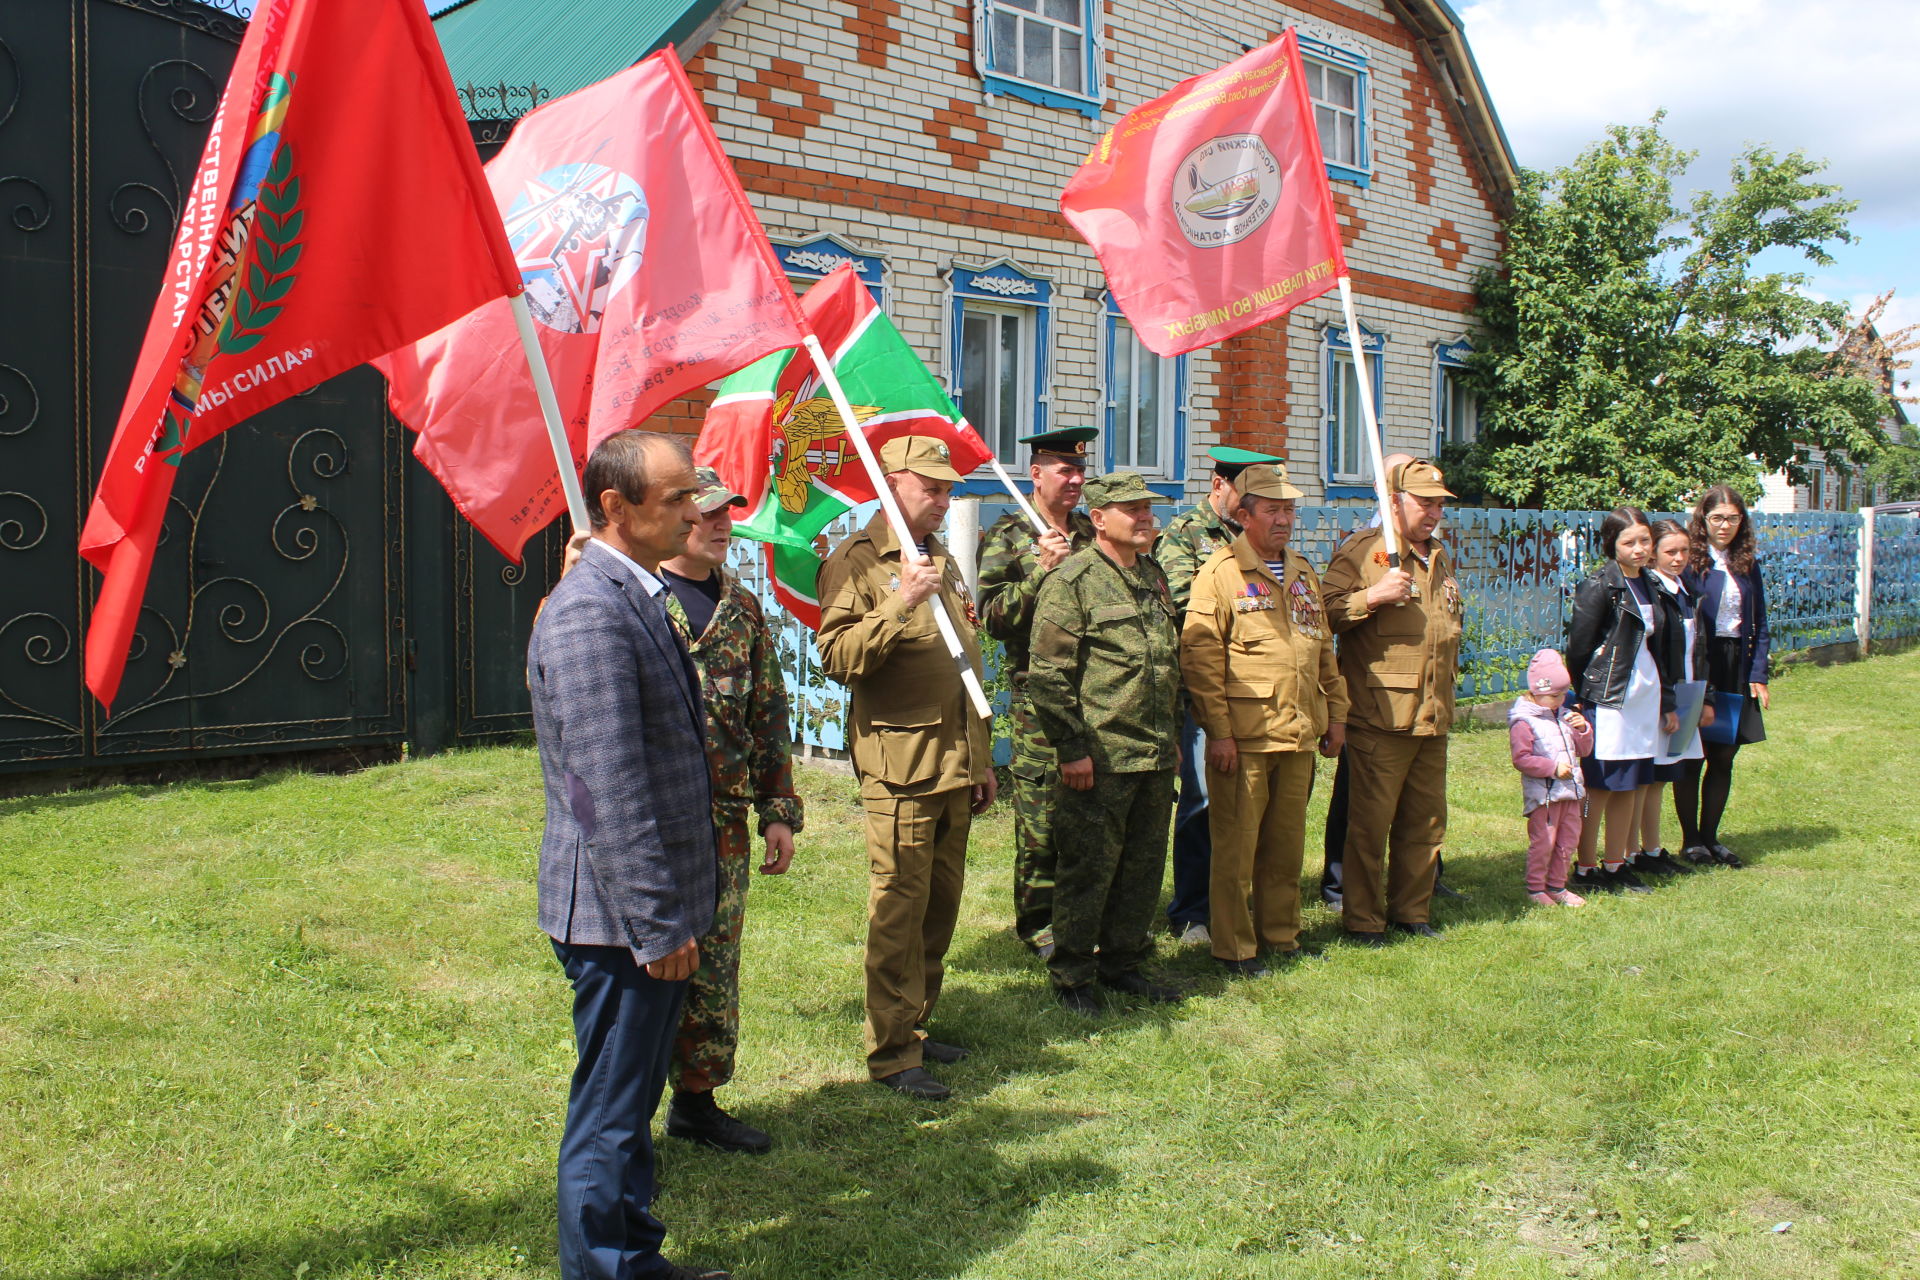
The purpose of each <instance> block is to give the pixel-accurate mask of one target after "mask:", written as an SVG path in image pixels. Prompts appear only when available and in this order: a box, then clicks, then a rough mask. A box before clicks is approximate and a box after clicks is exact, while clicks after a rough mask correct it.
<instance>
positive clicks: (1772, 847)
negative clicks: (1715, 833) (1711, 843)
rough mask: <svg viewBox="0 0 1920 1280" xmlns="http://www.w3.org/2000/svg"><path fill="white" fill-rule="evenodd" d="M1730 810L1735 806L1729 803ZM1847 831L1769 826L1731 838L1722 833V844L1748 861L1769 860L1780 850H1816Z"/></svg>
mask: <svg viewBox="0 0 1920 1280" xmlns="http://www.w3.org/2000/svg"><path fill="white" fill-rule="evenodd" d="M1728 807H1729V808H1730V809H1731V808H1732V806H1731V805H1730V806H1728ZM1842 834H1843V833H1842V832H1841V830H1840V828H1838V827H1830V826H1826V825H1824V824H1821V825H1818V826H1800V827H1769V828H1768V829H1767V830H1765V831H1743V832H1740V833H1739V834H1738V835H1735V836H1733V837H1731V843H1728V839H1729V838H1728V837H1727V836H1725V835H1722V837H1721V843H1723V844H1727V847H1728V848H1730V849H1732V850H1733V851H1734V852H1735V853H1737V854H1739V855H1740V860H1741V861H1742V862H1746V863H1749V864H1751V863H1757V862H1765V861H1766V860H1767V859H1768V858H1769V857H1770V856H1772V855H1773V854H1776V853H1792V852H1794V851H1796V850H1799V849H1814V848H1818V847H1819V846H1820V845H1823V844H1826V843H1828V842H1830V841H1834V840H1838V839H1839V838H1840V837H1841V835H1842Z"/></svg>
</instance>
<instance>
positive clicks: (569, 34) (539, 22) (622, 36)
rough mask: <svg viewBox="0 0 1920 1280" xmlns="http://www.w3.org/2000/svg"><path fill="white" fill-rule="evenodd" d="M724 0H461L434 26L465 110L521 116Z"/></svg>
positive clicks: (682, 35) (642, 53) (623, 64)
mask: <svg viewBox="0 0 1920 1280" xmlns="http://www.w3.org/2000/svg"><path fill="white" fill-rule="evenodd" d="M723 2H724V0H461V2H457V3H452V4H450V5H449V6H448V7H445V8H444V9H442V11H441V12H440V13H439V14H438V16H436V17H435V18H434V20H433V29H434V31H435V32H437V33H438V34H439V36H440V47H441V49H443V50H444V51H445V52H446V55H447V66H448V67H449V68H450V69H451V70H452V72H453V85H454V88H455V89H457V90H459V91H460V105H461V106H462V107H463V108H465V110H466V112H467V115H468V116H469V117H471V118H485V117H497V116H508V115H521V114H524V113H525V112H527V111H529V110H531V109H532V108H533V107H536V106H538V105H539V104H540V103H542V102H546V101H549V100H551V99H553V98H558V97H560V96H562V95H563V94H568V93H572V92H573V91H574V90H575V89H582V88H585V87H586V86H587V85H590V84H593V83H594V82H595V81H598V80H604V79H606V78H607V77H608V76H610V75H612V74H613V73H614V72H616V71H620V70H623V69H625V68H627V67H630V66H632V65H633V64H634V63H636V62H638V61H639V60H640V59H642V58H644V57H646V56H647V55H648V54H649V53H652V52H653V51H654V50H656V49H659V48H661V47H663V46H665V45H668V44H672V43H674V42H676V41H680V40H684V39H686V38H687V37H688V36H689V35H691V34H693V32H694V31H695V30H696V29H697V28H698V27H699V26H700V24H701V23H703V22H705V21H706V20H707V19H708V18H710V17H712V16H713V15H714V14H715V13H716V12H718V11H719V9H720V7H721V5H722V3H723ZM435 7H439V6H438V5H436V6H435ZM503 91H504V93H503Z"/></svg>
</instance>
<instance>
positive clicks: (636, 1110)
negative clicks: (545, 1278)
mask: <svg viewBox="0 0 1920 1280" xmlns="http://www.w3.org/2000/svg"><path fill="white" fill-rule="evenodd" d="M553 950H554V954H555V955H557V956H559V957H560V966H561V968H563V969H565V970H566V973H567V980H568V981H569V982H571V983H572V984H573V1036H574V1043H575V1045H576V1046H577V1047H578V1049H579V1054H580V1061H579V1065H578V1066H576V1067H575V1068H574V1071H573V1088H572V1090H571V1091H570V1092H569V1093H568V1095H567V1127H566V1131H565V1132H564V1133H563V1134H561V1137H560V1275H561V1276H562V1277H563V1280H644V1278H645V1277H648V1276H656V1275H660V1274H663V1273H664V1272H665V1271H666V1269H667V1262H666V1260H665V1259H664V1258H662V1257H661V1256H660V1241H661V1240H662V1239H663V1238H664V1237H665V1236H666V1228H665V1227H663V1226H661V1225H660V1220H659V1219H658V1218H656V1217H654V1216H653V1214H652V1213H651V1212H649V1210H648V1206H649V1205H650V1204H652V1202H653V1191H654V1186H653V1134H652V1129H653V1113H654V1111H655V1110H656V1109H657V1108H658V1107H659V1105H660V1092H661V1089H662V1088H663V1087H664V1086H665V1085H666V1081H667V1063H668V1061H669V1059H670V1058H671V1057H672V1054H673V1038H674V1032H675V1031H676V1030H678V1028H679V1026H680V1002H681V999H682V997H684V996H685V994H686V990H687V984H686V983H685V982H684V981H681V982H662V981H660V980H659V979H657V978H650V977H648V976H647V973H646V970H645V969H643V968H641V967H640V966H639V965H637V964H635V963H634V961H633V953H632V952H631V951H628V950H627V949H626V948H625V947H589V946H581V945H577V944H574V943H566V942H556V943H554V944H553Z"/></svg>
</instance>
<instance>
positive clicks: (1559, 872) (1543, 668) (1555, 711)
mask: <svg viewBox="0 0 1920 1280" xmlns="http://www.w3.org/2000/svg"><path fill="white" fill-rule="evenodd" d="M1572 683H1573V682H1572V680H1571V679H1570V678H1569V677H1568V675H1567V664H1566V663H1565V662H1564V661H1562V660H1561V657H1560V655H1559V654H1558V653H1555V652H1554V651H1553V650H1552V649H1542V650H1540V652H1538V653H1536V654H1534V655H1533V661H1531V662H1529V663H1528V664H1527V691H1526V692H1525V693H1523V694H1521V695H1520V696H1519V697H1518V698H1515V699H1514V700H1513V707H1512V709H1511V710H1509V711H1508V712H1507V737H1508V740H1509V743H1510V745H1511V746H1512V748H1513V767H1514V768H1516V769H1518V770H1519V771H1520V791H1521V796H1522V798H1523V800H1524V803H1525V813H1526V815H1527V898H1528V900H1529V901H1531V902H1534V903H1537V904H1539V905H1540V906H1543V907H1546V906H1555V905H1558V906H1562V907H1584V906H1585V905H1587V900H1586V899H1585V898H1583V897H1581V896H1580V895H1579V894H1577V893H1573V892H1570V891H1569V890H1568V889H1567V868H1568V865H1569V863H1570V862H1571V861H1572V858H1573V851H1574V847H1575V846H1576V845H1578V844H1579V842H1580V823H1581V814H1582V810H1583V809H1584V808H1585V807H1586V802H1587V788H1586V784H1585V783H1583V782H1582V781H1581V779H1580V757H1581V756H1586V755H1592V754H1593V726H1592V725H1590V724H1588V723H1587V720H1586V717H1584V716H1582V715H1581V714H1580V713H1579V712H1577V711H1575V710H1573V709H1572V708H1570V707H1568V706H1566V705H1565V704H1566V701H1567V688H1568V686H1569V685H1571V684H1572Z"/></svg>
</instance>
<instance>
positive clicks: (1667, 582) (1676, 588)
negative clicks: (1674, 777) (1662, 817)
mask: <svg viewBox="0 0 1920 1280" xmlns="http://www.w3.org/2000/svg"><path fill="white" fill-rule="evenodd" d="M1660 581H1661V583H1662V585H1664V586H1665V587H1666V589H1667V590H1668V591H1670V592H1672V593H1673V596H1674V598H1675V599H1676V600H1677V599H1679V598H1680V583H1679V582H1678V581H1677V580H1675V579H1673V578H1669V577H1668V576H1667V575H1666V574H1664V573H1663V574H1661V575H1660ZM1698 603H1699V602H1698V601H1695V604H1696V605H1698ZM1682 608H1683V612H1682V613H1681V615H1680V616H1681V626H1682V631H1681V634H1682V635H1683V636H1684V637H1685V638H1686V645H1687V647H1686V655H1687V656H1686V662H1685V664H1684V668H1683V669H1684V671H1685V674H1684V675H1682V676H1681V677H1680V678H1681V679H1682V680H1683V681H1684V680H1698V679H1700V677H1699V675H1697V674H1696V673H1695V672H1694V669H1693V637H1694V633H1695V631H1696V630H1698V628H1699V626H1700V623H1699V620H1698V618H1696V617H1695V615H1694V612H1693V611H1692V610H1687V609H1685V607H1684V605H1683V606H1682ZM1666 745H1667V735H1666V734H1664V733H1663V734H1661V735H1660V746H1661V748H1662V749H1661V750H1660V751H1659V752H1658V753H1657V754H1656V755H1655V756H1654V757H1653V762H1654V763H1655V764H1678V763H1679V762H1680V761H1682V760H1702V759H1705V758H1706V752H1705V751H1703V750H1701V748H1700V731H1699V730H1698V729H1695V730H1694V731H1693V739H1692V741H1690V742H1688V743H1687V749H1686V750H1685V751H1682V752H1681V753H1680V754H1679V755H1677V756H1670V755H1668V754H1666V751H1665V747H1666Z"/></svg>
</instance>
